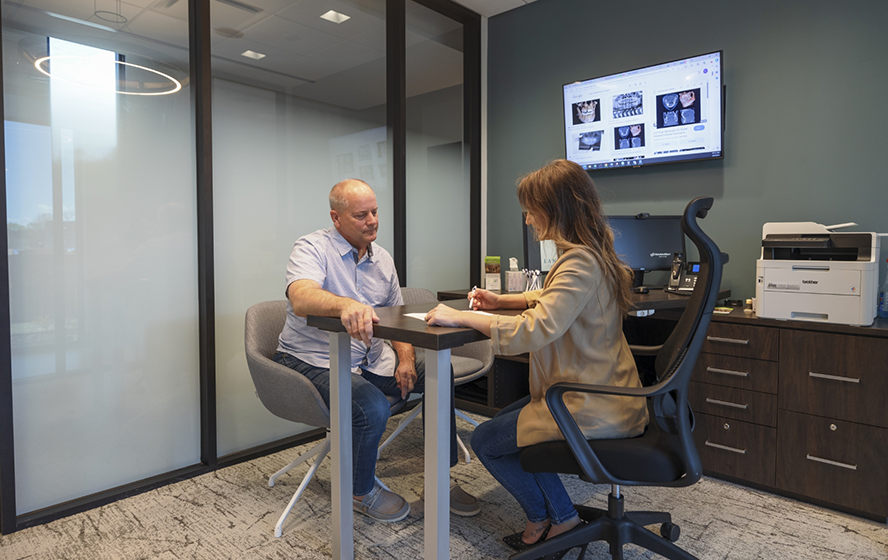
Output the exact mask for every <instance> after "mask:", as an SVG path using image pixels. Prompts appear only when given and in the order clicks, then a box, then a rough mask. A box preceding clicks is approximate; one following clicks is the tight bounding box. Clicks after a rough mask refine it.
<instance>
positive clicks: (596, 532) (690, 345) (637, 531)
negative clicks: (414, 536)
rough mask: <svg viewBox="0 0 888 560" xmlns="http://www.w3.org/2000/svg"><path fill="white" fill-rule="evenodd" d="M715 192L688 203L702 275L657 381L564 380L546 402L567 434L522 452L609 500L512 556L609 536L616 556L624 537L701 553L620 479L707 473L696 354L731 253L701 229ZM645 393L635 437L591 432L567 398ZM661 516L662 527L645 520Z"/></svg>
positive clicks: (661, 358)
mask: <svg viewBox="0 0 888 560" xmlns="http://www.w3.org/2000/svg"><path fill="white" fill-rule="evenodd" d="M710 208H712V198H702V197H701V198H696V199H694V200H692V201H691V202H690V203H689V204H688V206H687V208H685V212H684V216H683V217H682V222H681V226H682V230H683V231H684V233H685V234H686V235H687V236H688V237H689V238H690V239H691V241H692V242H693V243H694V245H696V246H697V249H698V251H699V253H700V275H699V276H698V277H697V284H696V287H695V288H694V291H693V294H692V295H691V297H690V301H689V302H688V306H687V308H686V309H685V311H684V313H683V314H682V316H681V319H680V320H679V321H678V324H677V325H676V327H675V329H674V330H673V332H672V334H671V335H670V336H669V339H668V340H667V341H666V343H665V344H663V347H662V349H661V350H660V352H659V353H658V354H657V359H656V366H655V369H656V374H657V382H656V384H655V385H653V386H651V387H641V388H622V387H609V386H602V385H584V384H580V383H557V384H555V385H553V386H552V387H550V388H549V390H548V391H547V392H546V403H547V404H548V405H549V409H550V410H551V411H552V415H553V416H554V417H555V421H556V422H557V423H558V427H559V428H560V430H561V432H562V433H563V434H564V436H565V440H566V441H553V442H546V443H541V444H537V445H532V446H530V447H527V448H526V449H524V450H523V451H522V452H521V466H522V467H523V468H524V470H526V471H528V472H532V473H536V472H556V473H566V474H576V475H579V477H580V478H581V479H582V480H585V481H587V482H592V483H594V484H611V493H610V494H609V495H608V508H607V510H602V509H598V508H592V507H586V506H576V507H577V510H578V511H579V513H580V517H581V518H582V519H583V520H584V521H586V522H587V523H586V524H585V525H583V526H581V528H579V529H576V530H572V531H569V532H567V533H564V534H561V535H558V536H557V537H553V538H552V539H548V540H546V541H543V542H542V543H540V544H538V545H536V546H533V547H531V548H529V549H527V550H524V551H522V552H519V553H517V554H514V555H512V556H511V559H512V560H532V559H535V558H541V557H543V556H544V555H546V554H551V553H554V552H558V551H561V550H565V549H569V548H574V547H582V546H584V545H586V544H587V543H590V542H593V541H599V540H605V541H607V542H608V544H609V545H610V553H611V556H612V557H613V558H614V559H615V560H622V559H623V545H624V544H626V543H634V544H636V545H639V546H642V547H644V548H647V549H648V550H651V551H653V552H655V553H657V554H660V555H662V556H664V557H666V558H670V559H673V560H696V558H695V557H694V556H693V555H691V554H689V553H687V552H685V551H684V550H682V549H680V548H679V547H677V546H676V545H674V544H673V543H674V542H675V541H676V540H678V537H679V533H680V530H679V528H678V526H677V525H675V524H673V523H672V519H671V516H670V515H669V513H664V512H649V511H644V512H624V510H623V496H622V495H621V494H620V486H690V485H691V484H694V483H695V482H697V481H698V480H699V479H700V477H701V476H702V466H701V464H700V456H699V455H698V454H697V449H696V447H695V446H694V438H693V436H692V434H691V431H692V430H693V423H694V422H693V412H692V411H691V409H690V407H689V405H688V386H689V384H690V379H691V372H692V370H693V368H694V363H695V362H696V361H697V355H698V354H699V352H700V347H701V345H702V344H703V340H704V338H705V336H706V330H707V328H708V327H709V320H710V319H711V317H712V309H713V308H714V307H715V302H716V299H717V297H718V289H719V285H720V284H721V277H722V265H723V264H724V263H726V262H728V256H727V255H726V254H724V253H721V252H720V251H719V249H718V247H717V246H716V244H715V243H714V242H713V241H712V240H711V239H710V238H709V237H708V236H707V235H706V234H705V233H704V232H703V231H702V230H701V229H700V226H699V225H698V224H697V218H705V217H706V213H707V211H708V210H709V209H710ZM575 391H576V392H585V393H600V394H608V395H625V396H633V397H639V398H641V397H645V398H647V399H648V408H649V410H650V411H651V418H652V421H651V423H650V425H648V427H647V428H646V430H645V432H644V434H642V435H640V436H638V437H634V438H628V439H603V440H602V439H599V440H586V438H584V437H583V434H582V433H581V432H580V429H579V427H578V426H577V424H576V422H575V421H574V420H573V418H572V417H571V416H570V413H569V412H568V410H567V407H566V406H565V405H564V400H563V395H564V393H569V392H575ZM653 524H660V535H656V534H655V533H653V532H651V531H649V530H648V529H646V528H645V525H653Z"/></svg>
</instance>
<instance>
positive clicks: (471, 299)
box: [469, 286, 478, 309]
mask: <svg viewBox="0 0 888 560" xmlns="http://www.w3.org/2000/svg"><path fill="white" fill-rule="evenodd" d="M477 289H478V286H472V291H471V296H470V297H469V309H475V290H477Z"/></svg>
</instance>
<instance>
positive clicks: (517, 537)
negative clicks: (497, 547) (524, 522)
mask: <svg viewBox="0 0 888 560" xmlns="http://www.w3.org/2000/svg"><path fill="white" fill-rule="evenodd" d="M551 527H552V525H551V524H549V525H548V526H547V527H546V528H545V529H543V532H542V534H541V535H540V538H538V539H537V540H536V542H532V543H530V544H528V543H526V542H524V540H523V539H522V538H521V535H523V534H524V531H519V532H517V533H514V534H512V535H506V536H505V537H503V543H505V544H506V546H508V547H509V548H512V549H515V550H518V551H521V550H525V549H528V548H530V547H532V546H533V545H535V544H537V543H540V542H542V541H543V539H545V538H546V535H548V534H549V529H550V528H551Z"/></svg>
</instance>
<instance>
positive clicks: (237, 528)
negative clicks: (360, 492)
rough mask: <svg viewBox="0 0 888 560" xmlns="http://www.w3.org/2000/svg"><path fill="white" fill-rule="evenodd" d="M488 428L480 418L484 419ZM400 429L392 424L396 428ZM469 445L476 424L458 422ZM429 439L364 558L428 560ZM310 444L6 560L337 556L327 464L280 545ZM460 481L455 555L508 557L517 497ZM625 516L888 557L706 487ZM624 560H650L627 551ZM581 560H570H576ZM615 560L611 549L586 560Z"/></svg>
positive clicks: (783, 556) (746, 544) (845, 521)
mask: <svg viewBox="0 0 888 560" xmlns="http://www.w3.org/2000/svg"><path fill="white" fill-rule="evenodd" d="M479 419H483V418H480V417H479ZM393 426H394V420H392V421H391V422H390V426H389V427H390V429H391V428H393ZM457 427H458V430H459V432H460V435H461V436H462V438H463V440H464V441H466V442H469V441H470V437H471V432H470V428H471V426H470V425H469V424H467V423H464V422H462V421H457ZM421 445H422V440H421V431H420V427H419V423H418V422H413V424H412V425H411V426H410V427H408V428H407V429H406V430H405V432H404V433H403V434H402V435H400V436H399V437H398V438H397V439H396V440H395V442H394V443H393V444H392V445H391V446H390V447H389V448H388V449H387V450H386V451H385V452H384V453H383V456H382V458H381V460H380V462H379V467H378V474H379V476H380V477H381V478H382V479H383V480H384V481H385V482H386V484H388V485H389V486H390V487H391V488H392V489H393V490H395V491H396V492H399V493H401V494H402V495H403V496H404V497H406V498H407V499H408V500H409V501H410V502H411V506H412V511H411V514H410V516H409V517H408V518H407V519H406V520H404V521H402V522H399V523H394V524H383V523H374V522H371V521H370V520H369V519H368V518H366V517H364V516H361V515H359V514H356V516H355V557H356V558H359V559H376V558H381V559H405V558H420V557H421V556H422V550H423V541H422V535H423V533H422V502H421V501H420V500H419V495H420V492H421V489H422V482H423V477H422V459H421V458H422V452H421ZM306 449H308V446H303V447H300V448H295V449H290V450H287V451H283V452H281V453H277V454H275V455H270V456H267V457H263V458H261V459H257V460H254V461H250V462H247V463H242V464H239V465H236V466H232V467H228V468H225V469H221V470H218V471H216V472H214V473H211V474H207V475H203V476H200V477H196V478H193V479H190V480H187V481H184V482H179V483H176V484H171V485H169V486H165V487H163V488H160V489H157V490H153V491H151V492H146V493H144V494H141V495H139V496H136V497H133V498H128V499H125V500H121V501H118V502H115V503H113V504H109V505H107V506H104V507H100V508H97V509H94V510H91V511H88V512H85V513H82V514H78V515H74V516H71V517H68V518H65V519H60V520H58V521H55V522H53V523H49V524H46V525H42V526H39V527H33V528H29V529H25V530H22V531H19V532H17V533H14V534H12V535H7V536H2V537H0V559H3V560H13V559H15V560H20V559H29V560H33V559H40V560H43V559H46V560H50V559H51V560H56V559H58V560H62V559H65V560H77V559H84V560H104V559H107V560H121V559H162V560H174V559H186V558H187V559H206V560H219V559H223V558H232V559H234V558H237V559H245V558H269V559H272V558H281V559H283V558H287V559H321V558H330V556H331V545H330V529H329V527H330V498H329V495H330V484H329V481H330V466H329V465H330V461H329V459H327V460H325V462H324V464H323V465H322V466H321V468H320V470H319V471H318V473H317V475H316V477H315V479H314V480H313V481H312V482H311V484H309V486H308V487H307V489H306V491H305V493H304V494H303V496H302V498H301V499H300V501H299V502H298V503H297V504H296V507H295V508H294V509H293V512H292V513H291V514H290V517H289V518H288V520H287V522H286V523H285V525H284V534H283V537H282V538H279V539H276V538H274V535H273V531H274V529H273V528H274V524H275V523H276V522H277V518H278V516H279V515H280V513H281V511H282V510H283V508H284V506H285V505H286V503H287V501H288V500H289V499H290V496H291V495H292V493H293V492H294V491H295V489H296V487H297V486H298V485H299V482H300V481H301V479H302V476H303V475H304V474H305V472H306V471H307V470H308V466H307V465H301V466H300V467H298V468H296V469H295V470H294V471H291V472H290V473H288V474H287V475H285V476H283V477H281V478H280V479H279V480H278V483H277V484H276V485H275V487H274V488H268V487H267V485H266V482H267V480H268V476H269V475H271V474H272V473H274V472H275V471H276V470H278V469H279V468H281V467H282V466H283V465H284V464H286V463H288V462H290V461H292V460H293V459H294V458H295V457H296V456H297V455H298V454H299V453H300V452H301V451H304V450H306ZM451 474H452V476H453V477H454V478H455V479H456V480H458V481H459V482H460V484H462V486H463V488H464V489H466V490H467V491H468V492H470V493H472V494H474V495H475V496H477V497H478V498H479V499H480V500H481V502H482V507H483V509H482V512H481V514H480V515H478V516H477V517H472V518H460V517H456V516H451V541H450V550H451V557H452V558H454V559H457V560H470V559H471V560H486V559H491V560H492V559H504V558H508V555H509V553H510V550H509V549H508V548H507V547H506V546H505V545H503V544H502V543H500V542H499V541H498V539H499V538H500V537H501V536H502V535H504V534H508V533H512V532H515V531H517V530H519V529H520V528H522V527H523V524H524V517H523V514H522V512H521V510H520V508H519V507H518V506H517V504H516V502H515V501H514V500H513V499H512V497H511V496H510V495H509V494H508V493H507V492H506V491H505V490H503V489H502V488H501V487H499V486H498V484H497V483H496V482H495V481H494V480H493V479H492V477H491V476H490V475H489V474H488V473H487V471H486V470H485V469H484V467H483V466H482V465H481V464H480V463H479V462H478V461H477V459H473V460H472V462H471V463H470V464H468V465H467V464H465V463H462V462H461V463H460V464H459V465H457V466H456V467H454V468H453V469H452V471H451ZM565 483H566V485H567V486H568V490H569V491H570V493H571V496H572V497H573V498H574V500H575V501H576V502H582V503H586V504H590V505H598V506H603V505H604V503H605V500H606V496H607V493H608V491H609V490H610V487H607V486H593V485H588V484H585V483H583V482H581V481H579V480H578V479H577V478H575V477H566V478H565ZM624 495H625V497H626V504H627V509H637V510H668V511H671V512H672V514H673V521H674V522H675V523H677V524H678V525H679V526H680V527H681V538H680V539H679V541H678V543H677V544H678V545H679V546H681V547H682V548H685V549H686V550H688V551H689V552H691V553H692V554H694V555H696V556H698V557H699V559H700V560H728V559H730V560H788V559H812V560H814V559H816V560H838V559H842V560H846V559H855V560H886V559H888V527H886V526H885V525H883V524H880V523H876V522H873V521H868V520H865V519H861V518H858V517H854V516H851V515H846V514H843V513H838V512H835V511H831V510H828V509H824V508H819V507H816V506H812V505H808V504H804V503H800V502H796V501H793V500H790V499H787V498H782V497H779V496H774V495H771V494H767V493H764V492H760V491H756V490H750V489H748V488H744V487H742V486H737V485H734V484H729V483H726V482H723V481H720V480H717V479H711V478H704V479H703V480H702V481H700V482H699V483H697V484H696V485H694V486H691V487H690V488H681V489H637V488H624ZM625 556H626V560H637V559H642V558H653V557H654V556H653V555H652V554H651V553H648V552H646V551H642V550H641V549H638V548H634V547H627V549H626V551H625ZM575 557H576V553H575V552H574V553H571V554H569V555H568V556H567V558H570V559H573V558H575ZM607 558H610V556H609V554H608V553H607V548H606V547H605V546H604V545H602V544H600V543H599V544H597V545H594V547H590V548H589V551H588V552H587V553H586V559H590V560H592V559H595V560H597V559H602V560H604V559H607Z"/></svg>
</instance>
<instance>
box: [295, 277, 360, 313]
mask: <svg viewBox="0 0 888 560" xmlns="http://www.w3.org/2000/svg"><path fill="white" fill-rule="evenodd" d="M298 284H299V282H293V283H292V284H290V287H289V288H288V289H287V297H288V299H289V300H290V305H292V306H293V313H295V314H296V315H297V316H299V317H307V316H308V315H318V316H321V317H339V316H340V315H341V314H342V310H343V309H344V308H345V306H347V305H349V304H350V303H353V302H354V300H352V299H350V298H346V297H342V296H337V295H336V294H333V293H331V292H328V291H327V290H324V289H323V288H320V287H315V286H305V285H303V286H299V285H298Z"/></svg>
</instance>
